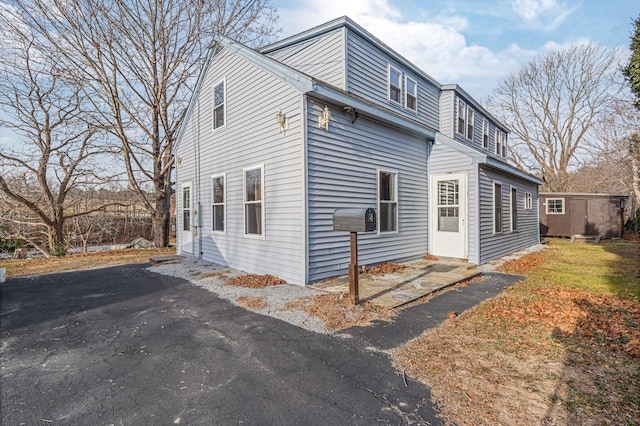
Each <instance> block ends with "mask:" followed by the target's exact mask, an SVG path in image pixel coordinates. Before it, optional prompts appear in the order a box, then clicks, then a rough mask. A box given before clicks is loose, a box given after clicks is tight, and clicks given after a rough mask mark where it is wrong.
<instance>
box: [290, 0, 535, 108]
mask: <svg viewBox="0 0 640 426" xmlns="http://www.w3.org/2000/svg"><path fill="white" fill-rule="evenodd" d="M279 14H280V17H281V22H280V24H281V25H282V26H283V28H284V32H285V35H291V34H294V33H297V32H300V31H304V30H306V29H309V28H312V27H314V26H316V25H319V24H322V23H324V22H327V21H330V20H331V19H334V18H337V17H339V16H343V15H346V16H349V17H350V18H351V19H353V20H354V21H355V22H356V23H358V24H359V25H361V26H362V27H363V28H365V29H366V30H367V31H369V32H370V33H372V34H373V35H374V36H376V37H377V38H378V39H380V40H381V41H382V42H383V43H385V44H386V45H388V46H389V47H391V48H392V49H394V50H395V51H397V52H398V53H400V54H401V55H402V56H404V57H405V58H406V59H408V60H409V61H411V62H412V63H414V64H415V65H417V66H418V67H419V68H420V69H422V70H423V71H424V72H426V73H427V74H429V75H431V76H432V77H434V78H435V79H436V80H438V81H440V82H441V83H457V84H460V85H461V86H462V87H464V88H465V90H467V91H468V92H469V93H470V94H471V95H472V96H474V97H476V98H477V99H481V98H483V97H484V96H486V95H487V94H488V93H489V92H490V91H491V90H492V89H493V87H494V86H495V85H497V84H498V82H499V81H500V80H501V79H502V78H503V77H504V76H506V75H507V74H508V73H509V72H512V71H515V70H516V69H517V68H518V67H519V64H520V63H521V62H520V59H521V58H522V57H523V56H524V57H528V56H530V55H529V52H525V51H521V52H519V53H520V54H519V55H514V52H513V51H505V52H493V51H491V50H490V49H489V48H487V47H484V46H478V45H469V43H468V42H467V40H466V38H465V36H464V34H463V33H462V31H464V30H465V29H466V28H467V27H468V24H469V23H468V20H467V18H466V17H463V16H460V15H458V14H456V12H455V11H454V10H447V11H445V12H441V13H440V14H438V15H437V16H434V15H431V16H433V18H432V19H429V20H428V21H427V20H423V21H417V20H411V19H410V18H411V17H406V16H403V15H402V13H401V12H400V11H399V10H398V9H397V8H395V7H394V6H393V5H392V4H391V3H390V2H389V0H353V1H350V2H347V1H344V0H324V1H320V0H311V1H309V2H305V3H304V4H303V5H301V6H300V7H299V8H296V9H280V10H279ZM413 16H429V14H427V13H423V14H421V13H417V12H416V13H415V14H414V15H413Z"/></svg>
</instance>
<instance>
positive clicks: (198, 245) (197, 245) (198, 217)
mask: <svg viewBox="0 0 640 426" xmlns="http://www.w3.org/2000/svg"><path fill="white" fill-rule="evenodd" d="M196 116H197V120H196V123H197V124H196V135H195V144H194V151H195V152H194V160H195V167H194V168H195V176H194V178H193V181H194V186H195V188H194V191H193V192H194V195H195V196H194V200H193V206H192V210H195V211H196V214H194V215H193V216H194V218H193V219H194V220H193V228H194V230H195V234H196V235H194V236H195V237H197V238H198V240H197V242H196V239H195V238H193V239H192V246H191V247H192V252H193V256H194V257H195V258H196V259H202V229H200V228H201V227H200V223H201V222H202V206H201V205H200V181H201V179H200V169H201V164H200V97H198V99H197V101H196ZM196 249H197V251H196Z"/></svg>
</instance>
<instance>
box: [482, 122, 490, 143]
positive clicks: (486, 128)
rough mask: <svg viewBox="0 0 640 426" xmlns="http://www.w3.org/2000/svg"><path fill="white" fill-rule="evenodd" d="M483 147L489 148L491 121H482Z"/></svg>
mask: <svg viewBox="0 0 640 426" xmlns="http://www.w3.org/2000/svg"><path fill="white" fill-rule="evenodd" d="M482 147H483V148H489V120H487V119H486V118H483V119H482Z"/></svg>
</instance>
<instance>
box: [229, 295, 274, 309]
mask: <svg viewBox="0 0 640 426" xmlns="http://www.w3.org/2000/svg"><path fill="white" fill-rule="evenodd" d="M236 302H238V305H240V306H242V307H244V308H247V309H249V310H252V311H260V310H262V309H264V308H266V307H267V302H265V300H264V299H263V298H261V297H257V296H241V297H238V298H237V299H236Z"/></svg>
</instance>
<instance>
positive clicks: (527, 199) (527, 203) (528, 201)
mask: <svg viewBox="0 0 640 426" xmlns="http://www.w3.org/2000/svg"><path fill="white" fill-rule="evenodd" d="M524 209H525V210H531V209H533V194H531V193H530V192H525V193H524Z"/></svg>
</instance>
